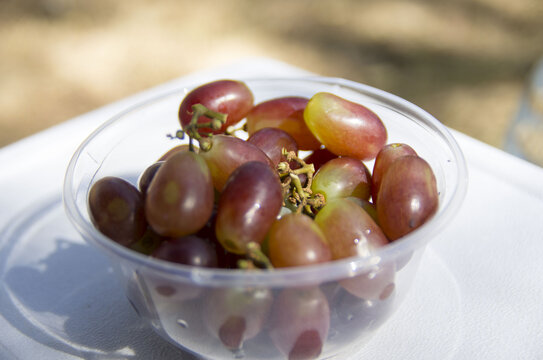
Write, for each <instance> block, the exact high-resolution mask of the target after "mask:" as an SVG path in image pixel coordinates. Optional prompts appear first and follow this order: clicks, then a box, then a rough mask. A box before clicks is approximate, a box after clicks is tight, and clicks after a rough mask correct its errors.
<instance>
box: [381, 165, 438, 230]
mask: <svg viewBox="0 0 543 360" xmlns="http://www.w3.org/2000/svg"><path fill="white" fill-rule="evenodd" d="M376 208H377V217H378V218H379V224H380V225H381V228H382V229H383V231H384V233H385V234H386V235H387V236H388V238H389V239H391V240H396V239H398V238H400V237H402V236H404V235H406V234H408V233H410V232H411V231H413V230H415V229H416V228H418V227H419V226H421V225H422V224H424V223H425V222H426V221H427V220H428V219H429V218H430V217H431V216H432V215H433V214H434V213H435V212H436V211H437V208H438V193H437V184H436V179H435V176H434V173H433V171H432V168H431V167H430V165H429V164H428V163H427V162H426V161H425V160H424V159H422V158H420V157H418V156H413V155H407V156H403V157H400V158H398V159H397V160H396V161H394V162H393V163H392V164H391V165H390V167H389V168H388V170H387V171H386V172H385V174H384V175H383V177H382V179H381V188H380V189H379V196H378V197H377V204H376Z"/></svg>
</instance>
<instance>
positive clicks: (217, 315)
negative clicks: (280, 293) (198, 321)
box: [202, 288, 273, 350]
mask: <svg viewBox="0 0 543 360" xmlns="http://www.w3.org/2000/svg"><path fill="white" fill-rule="evenodd" d="M204 299H205V300H204V306H203V307H202V320H203V322H204V324H205V326H206V328H207V330H208V331H209V333H210V334H212V335H213V336H215V337H216V338H217V339H219V340H220V341H221V342H222V343H223V345H224V346H225V347H226V348H228V349H230V350H236V349H240V348H242V346H243V342H244V341H246V340H249V339H252V338H253V337H255V336H256V335H258V334H259V333H260V331H262V329H263V327H264V324H265V323H266V321H267V319H268V315H269V312H270V309H271V306H272V302H273V296H272V293H271V291H270V290H269V289H258V288H217V289H214V290H211V291H210V292H208V293H207V294H206V296H205V298H204Z"/></svg>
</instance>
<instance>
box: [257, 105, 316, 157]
mask: <svg viewBox="0 0 543 360" xmlns="http://www.w3.org/2000/svg"><path fill="white" fill-rule="evenodd" d="M307 101H308V99H307V98H303V97H297V96H288V97H282V98H277V99H272V100H268V101H264V102H262V103H260V104H258V105H256V106H255V107H254V108H253V109H252V110H251V111H250V112H249V114H247V131H248V132H249V134H250V135H251V134H253V133H255V132H256V131H258V130H260V129H263V128H267V127H273V128H279V129H282V130H284V131H286V132H287V133H289V134H290V135H291V136H292V137H293V138H294V140H295V141H296V143H297V144H298V147H299V149H300V150H316V149H318V148H319V147H320V146H321V144H320V143H319V141H318V140H317V139H315V136H313V134H312V133H311V131H309V129H308V128H307V125H306V124H305V122H304V109H305V106H306V105H307Z"/></svg>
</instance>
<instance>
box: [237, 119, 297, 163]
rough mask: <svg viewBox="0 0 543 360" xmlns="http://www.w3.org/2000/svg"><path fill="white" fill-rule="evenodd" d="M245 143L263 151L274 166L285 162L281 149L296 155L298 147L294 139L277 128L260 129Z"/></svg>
mask: <svg viewBox="0 0 543 360" xmlns="http://www.w3.org/2000/svg"><path fill="white" fill-rule="evenodd" d="M247 141H248V142H250V143H251V144H254V145H256V146H258V147H259V148H260V149H261V150H262V151H264V153H265V154H266V155H268V157H269V158H270V160H271V161H272V162H273V164H274V165H276V166H277V164H279V162H281V161H286V159H285V156H283V154H282V150H283V149H286V150H287V151H294V152H295V153H298V145H297V144H296V141H294V138H293V137H292V136H290V135H289V134H288V133H287V132H285V131H283V130H281V129H278V128H262V129H260V130H258V131H256V132H255V133H253V134H252V135H251V136H250V137H249V139H247Z"/></svg>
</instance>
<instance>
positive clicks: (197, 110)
mask: <svg viewBox="0 0 543 360" xmlns="http://www.w3.org/2000/svg"><path fill="white" fill-rule="evenodd" d="M201 116H205V117H207V118H209V119H210V121H208V122H198V119H199V118H200V117H201ZM227 117H228V114H223V113H220V112H217V111H213V110H211V109H208V108H207V107H205V106H204V105H202V104H194V105H192V117H191V119H190V122H189V124H188V125H187V126H185V127H184V128H183V130H177V132H176V133H175V136H171V135H170V136H169V137H170V138H178V139H183V138H184V137H185V134H187V135H188V137H189V150H190V151H193V152H194V151H195V150H194V145H193V141H194V140H196V141H198V145H199V147H200V149H201V150H203V151H209V150H210V149H211V145H212V141H211V137H212V136H213V134H212V133H203V134H201V133H200V131H199V130H200V129H211V130H219V129H220V128H221V127H222V126H223V125H224V124H225V123H226V119H227Z"/></svg>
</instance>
